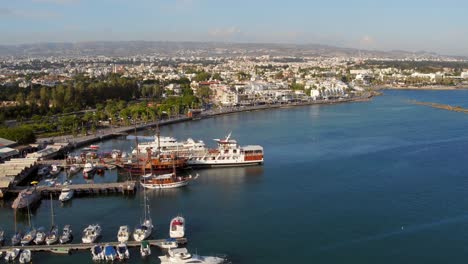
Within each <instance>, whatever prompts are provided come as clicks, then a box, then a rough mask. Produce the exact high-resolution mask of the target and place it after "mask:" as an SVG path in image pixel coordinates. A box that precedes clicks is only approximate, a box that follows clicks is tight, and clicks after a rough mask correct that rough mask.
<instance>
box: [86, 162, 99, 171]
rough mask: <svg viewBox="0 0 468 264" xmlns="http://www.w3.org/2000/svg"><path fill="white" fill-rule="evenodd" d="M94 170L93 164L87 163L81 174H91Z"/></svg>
mask: <svg viewBox="0 0 468 264" xmlns="http://www.w3.org/2000/svg"><path fill="white" fill-rule="evenodd" d="M95 169H96V168H95V167H94V164H92V163H91V162H87V163H86V164H85V165H84V167H83V172H85V173H91V172H93V171H94V170H95Z"/></svg>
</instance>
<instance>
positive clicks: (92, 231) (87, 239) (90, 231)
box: [81, 224, 101, 244]
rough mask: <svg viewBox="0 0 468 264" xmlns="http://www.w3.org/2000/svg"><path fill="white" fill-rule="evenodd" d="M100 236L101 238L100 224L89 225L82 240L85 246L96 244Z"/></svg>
mask: <svg viewBox="0 0 468 264" xmlns="http://www.w3.org/2000/svg"><path fill="white" fill-rule="evenodd" d="M99 236H101V226H100V225H98V224H94V225H89V226H87V227H86V228H85V229H84V230H83V237H82V238H81V240H82V241H83V243H85V244H90V243H94V242H95V241H96V240H97V238H98V237H99Z"/></svg>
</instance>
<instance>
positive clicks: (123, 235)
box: [117, 226, 130, 243]
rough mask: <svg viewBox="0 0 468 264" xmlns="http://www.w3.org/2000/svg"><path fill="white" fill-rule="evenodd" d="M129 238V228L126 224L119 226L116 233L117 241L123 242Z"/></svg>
mask: <svg viewBox="0 0 468 264" xmlns="http://www.w3.org/2000/svg"><path fill="white" fill-rule="evenodd" d="M129 238H130V229H129V228H128V226H121V227H120V228H119V232H118V233H117V241H119V242H121V243H125V242H127V241H128V239H129Z"/></svg>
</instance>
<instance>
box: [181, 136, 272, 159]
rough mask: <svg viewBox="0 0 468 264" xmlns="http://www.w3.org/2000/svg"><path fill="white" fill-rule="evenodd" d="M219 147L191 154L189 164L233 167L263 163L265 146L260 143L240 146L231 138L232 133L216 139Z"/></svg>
mask: <svg viewBox="0 0 468 264" xmlns="http://www.w3.org/2000/svg"><path fill="white" fill-rule="evenodd" d="M214 141H216V143H217V144H218V148H217V149H209V150H207V151H204V152H196V153H193V154H192V155H190V156H189V158H188V160H187V164H188V165H189V166H193V167H231V166H246V165H258V164H262V163H263V147H261V146H258V145H251V146H243V147H241V146H239V145H238V144H237V141H236V140H234V139H231V133H229V135H228V136H227V137H226V138H224V139H214Z"/></svg>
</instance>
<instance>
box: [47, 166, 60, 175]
mask: <svg viewBox="0 0 468 264" xmlns="http://www.w3.org/2000/svg"><path fill="white" fill-rule="evenodd" d="M61 170H62V168H61V167H59V166H58V165H55V164H54V165H52V169H51V170H50V172H49V173H50V175H52V176H55V175H58V174H59V173H60V171H61Z"/></svg>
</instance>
